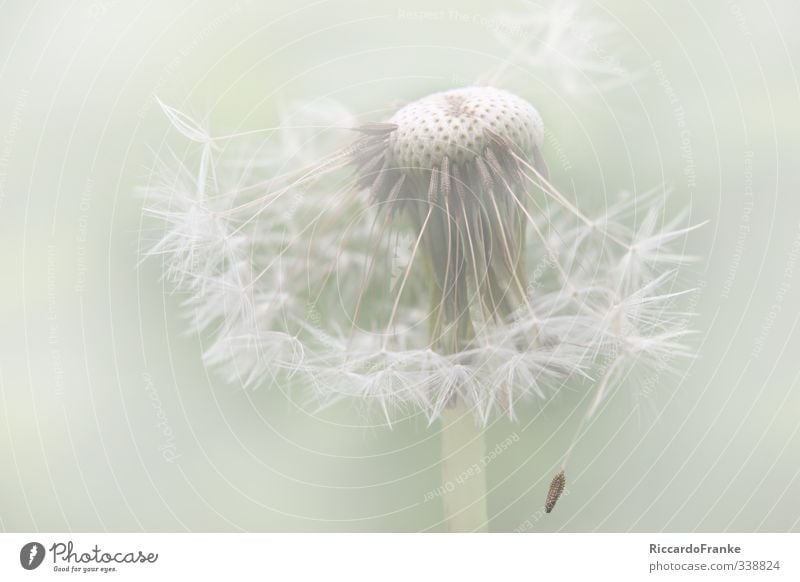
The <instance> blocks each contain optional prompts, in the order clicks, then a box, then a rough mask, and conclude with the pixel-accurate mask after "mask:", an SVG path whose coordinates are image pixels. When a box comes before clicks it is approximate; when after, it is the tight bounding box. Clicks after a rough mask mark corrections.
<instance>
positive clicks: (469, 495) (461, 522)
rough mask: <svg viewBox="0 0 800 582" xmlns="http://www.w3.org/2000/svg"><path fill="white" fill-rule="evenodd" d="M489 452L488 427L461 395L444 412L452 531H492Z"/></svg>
mask: <svg viewBox="0 0 800 582" xmlns="http://www.w3.org/2000/svg"><path fill="white" fill-rule="evenodd" d="M485 454H486V443H485V440H484V429H483V427H480V426H478V425H476V424H475V418H474V417H473V415H472V412H471V411H470V410H469V409H468V408H467V407H466V406H465V404H464V402H463V400H461V399H459V400H458V402H457V403H456V405H455V406H453V407H448V408H446V409H445V411H444V412H443V413H442V491H443V494H442V500H443V503H444V520H445V524H446V527H447V529H448V530H449V531H453V532H485V531H488V526H489V519H488V514H487V511H486V475H485V471H484V466H483V458H484V456H485Z"/></svg>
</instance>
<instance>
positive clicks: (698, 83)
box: [0, 0, 800, 531]
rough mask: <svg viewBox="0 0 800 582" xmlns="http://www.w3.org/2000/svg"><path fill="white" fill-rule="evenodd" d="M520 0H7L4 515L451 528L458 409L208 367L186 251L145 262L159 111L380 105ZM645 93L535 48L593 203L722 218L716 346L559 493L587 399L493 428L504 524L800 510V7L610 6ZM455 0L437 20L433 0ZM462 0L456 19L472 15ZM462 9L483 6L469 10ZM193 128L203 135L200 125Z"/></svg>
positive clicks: (609, 414)
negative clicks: (175, 258)
mask: <svg viewBox="0 0 800 582" xmlns="http://www.w3.org/2000/svg"><path fill="white" fill-rule="evenodd" d="M526 9H527V8H526V5H525V4H524V3H517V2H511V1H510V0H498V1H496V2H491V3H486V2H479V1H478V0H469V1H463V0H458V1H457V0H437V1H436V2H433V3H432V2H430V1H429V0H428V1H423V0H413V1H410V2H406V1H404V2H402V3H395V2H388V1H385V0H379V1H376V2H369V3H368V2H363V1H361V2H359V1H355V0H341V1H319V2H304V1H299V2H298V1H297V0H293V1H288V0H271V1H269V2H257V1H249V0H239V1H238V2H234V3H229V2H221V1H209V0H198V1H189V0H162V1H159V2H153V1H143V2H122V1H119V0H78V1H75V2H60V1H57V0H45V1H41V2H29V1H23V0H7V1H6V2H3V3H0V12H1V13H2V18H1V19H0V240H1V241H2V247H1V248H2V250H0V258H1V259H2V265H3V271H2V272H4V273H5V275H4V276H3V285H2V287H1V288H0V314H2V315H1V317H2V334H1V335H0V466H1V467H2V474H3V478H2V479H0V530H5V531H24V530H43V531H59V530H76V531H84V530H87V531H94V530H101V531H103V530H108V531H139V530H145V531H172V530H178V531H182V530H207V531H217V530H231V531H235V530H256V531H387V530H392V531H394V530H401V531H417V530H440V529H441V527H442V526H441V517H442V513H441V507H440V505H439V503H438V502H437V501H436V500H433V501H426V500H425V493H426V492H429V491H431V490H433V489H435V488H436V487H437V486H438V485H439V467H438V464H437V463H438V436H437V427H436V426H433V427H431V428H428V427H427V426H426V423H425V422H424V420H423V419H421V418H412V419H409V420H407V421H404V422H402V423H400V424H398V425H396V426H395V427H394V428H393V429H392V430H389V429H388V428H386V427H385V426H383V423H382V419H381V418H379V417H373V416H369V415H365V414H364V412H363V411H362V410H360V409H359V408H358V407H357V406H351V405H348V404H341V405H337V406H336V407H333V408H331V409H328V410H326V411H325V412H324V413H321V414H312V412H313V409H312V408H310V407H308V406H306V405H305V404H304V402H305V399H304V398H303V395H302V394H300V393H292V392H288V391H281V390H270V391H268V390H257V391H249V392H246V391H243V390H241V389H240V388H238V387H236V386H231V385H226V384H225V383H224V382H221V381H220V380H219V379H217V378H215V377H214V376H213V375H211V374H208V373H207V372H206V370H205V369H204V368H203V367H202V365H201V362H200V352H201V344H200V339H199V338H197V337H194V336H192V335H190V334H189V335H187V334H186V333H184V325H183V322H182V321H181V319H180V317H179V310H178V306H179V303H180V297H176V296H171V295H168V294H165V289H164V286H163V284H162V282H161V280H160V266H159V265H158V264H157V262H156V261H151V262H146V263H144V265H143V266H142V268H140V269H137V262H138V252H139V247H140V245H141V240H140V239H141V235H140V229H141V228H142V222H143V217H142V200H141V198H140V197H138V196H137V195H136V193H135V190H136V187H137V186H139V185H141V184H143V183H144V182H145V181H146V180H147V179H148V178H149V177H150V173H151V168H152V166H153V161H154V154H153V151H154V150H155V149H158V148H159V147H161V146H162V144H163V143H164V141H165V140H167V142H172V141H173V140H174V138H175V134H174V131H173V130H172V129H171V128H170V127H169V125H168V123H167V121H166V119H165V118H164V116H163V115H162V114H161V112H160V111H159V109H158V107H157V106H155V105H154V103H153V95H154V94H157V95H158V96H159V97H161V98H162V99H163V100H164V101H166V102H167V103H170V104H171V105H173V106H175V107H178V108H180V109H182V110H184V111H187V112H189V113H192V114H194V115H196V116H197V117H200V118H203V119H207V120H208V121H209V124H210V126H211V127H212V128H214V129H215V130H217V131H218V132H220V131H224V132H231V131H238V130H244V129H254V128H258V127H264V126H269V125H272V124H274V123H275V121H276V118H277V114H278V111H279V105H280V104H282V103H288V102H291V101H292V100H294V99H314V98H317V97H319V96H322V95H328V96H332V97H335V98H336V99H338V100H341V101H342V102H344V103H345V104H346V105H347V106H348V107H350V108H351V109H352V110H353V111H355V112H356V113H357V114H359V115H362V116H363V117H364V118H365V119H375V120H379V119H382V118H384V117H385V116H386V115H387V114H388V112H389V111H390V110H391V109H392V108H393V107H394V106H395V105H396V104H397V103H398V102H402V101H405V100H411V99H414V98H417V97H419V96H422V95H424V94H426V93H429V92H431V91H434V90H437V89H443V88H448V87H453V86H459V85H464V84H469V83H470V82H472V81H474V80H476V79H478V78H479V77H480V76H481V75H482V74H484V73H485V72H486V71H487V70H489V69H490V68H492V67H495V66H497V65H498V64H499V63H501V62H502V61H503V60H504V59H506V58H507V57H508V50H507V49H506V48H504V47H503V46H502V45H501V44H499V43H498V42H497V40H496V39H495V38H494V36H493V34H492V30H491V28H492V27H491V23H492V22H493V21H492V20H491V19H492V18H493V14H494V12H495V11H514V10H516V11H520V10H522V11H524V10H526ZM585 9H586V11H587V13H588V14H590V15H593V16H594V17H597V18H601V19H605V20H607V21H609V22H612V23H614V24H615V25H616V26H617V27H618V28H619V29H620V34H619V36H618V37H617V39H616V42H615V43H613V44H612V45H610V46H609V47H607V48H605V47H604V48H603V50H607V51H608V53H609V54H611V55H613V56H614V57H617V58H619V60H620V61H621V62H623V63H625V65H626V66H628V67H629V68H630V69H632V70H635V71H641V72H642V75H641V79H640V80H638V82H637V84H636V85H635V86H634V88H629V87H628V88H625V87H623V88H621V89H620V90H617V91H613V92H608V93H604V94H602V95H599V94H590V95H589V96H588V98H585V99H578V98H573V97H572V96H571V95H569V94H560V93H558V92H557V91H555V90H552V91H543V90H542V86H543V85H542V83H543V81H541V80H539V79H538V77H537V72H536V71H533V70H526V69H525V68H520V69H519V70H515V71H513V73H514V74H513V75H511V76H510V79H509V81H508V82H507V83H505V84H504V85H503V86H504V87H505V88H508V89H510V90H513V91H516V92H518V93H520V94H521V95H523V96H525V97H526V98H528V99H530V100H531V101H532V102H533V103H534V104H535V105H536V106H537V107H538V108H539V109H540V111H541V112H542V115H543V117H544V119H545V126H546V127H547V130H548V132H549V136H551V137H552V138H553V139H552V140H551V141H550V142H549V143H548V148H547V150H546V151H545V154H546V156H547V157H548V159H549V160H550V165H551V171H552V173H553V175H554V181H555V182H556V183H557V184H561V185H562V186H563V187H565V188H569V189H572V188H574V189H575V190H576V191H577V192H581V193H583V195H585V196H586V201H587V204H588V205H589V206H591V205H593V204H594V205H595V206H598V205H602V203H603V201H604V199H605V197H607V196H612V195H614V194H615V193H616V192H617V191H620V190H624V189H634V190H642V189H645V188H648V187H650V186H653V185H657V184H659V183H665V184H668V185H670V186H672V187H673V189H674V191H675V195H674V197H673V203H674V205H675V210H678V209H679V208H681V207H684V206H687V205H688V206H690V207H691V216H692V220H693V221H695V222H699V221H702V220H706V219H708V220H710V223H709V225H708V226H706V227H705V228H703V229H702V230H701V231H700V232H698V233H696V234H694V235H692V236H691V237H690V239H689V246H690V248H689V251H690V252H692V253H695V254H700V255H702V256H703V257H704V259H703V261H702V262H701V263H699V264H698V265H696V266H693V267H691V268H689V269H687V271H686V272H685V273H684V278H685V280H686V282H687V284H688V285H689V286H691V287H698V291H697V292H696V293H694V294H693V295H692V300H691V308H692V309H693V310H694V311H696V312H697V313H698V316H697V319H696V327H697V329H698V330H700V333H699V334H698V336H697V338H696V342H697V346H698V351H699V353H700V356H699V358H698V359H697V360H696V361H694V362H690V363H687V364H686V371H685V374H682V375H679V376H678V377H674V378H667V377H662V378H659V379H658V380H657V382H655V383H651V384H647V385H646V386H645V385H643V387H642V389H641V390H638V391H637V393H636V394H633V393H631V392H630V391H620V392H619V393H617V394H616V395H615V396H614V398H612V399H611V400H610V402H609V403H608V404H607V405H606V406H605V408H604V410H603V413H602V415H601V416H600V417H599V418H598V419H597V421H596V422H595V423H593V424H592V426H591V427H590V429H589V432H588V434H587V435H586V437H585V438H584V439H583V440H582V441H581V443H580V445H579V446H578V448H577V450H576V452H575V454H574V457H573V459H572V471H571V474H570V475H569V482H568V486H567V496H565V497H564V499H563V500H562V501H561V502H560V503H559V506H558V509H557V510H556V511H555V512H554V513H552V514H551V515H548V516H546V517H545V518H542V516H541V506H542V502H543V499H544V494H545V491H546V488H547V484H548V483H549V480H550V477H551V476H552V474H553V471H554V467H555V466H556V464H557V463H558V462H559V458H560V455H561V454H562V453H563V450H564V444H565V441H567V440H568V439H569V438H570V436H571V435H572V432H573V430H574V428H575V425H576V423H577V422H578V420H579V418H580V414H579V413H578V412H576V407H577V405H578V403H579V402H580V401H581V398H582V396H583V395H582V394H576V393H566V392H565V393H562V394H560V395H558V396H557V397H556V398H554V399H553V400H551V401H549V402H548V403H547V404H546V405H542V404H537V403H531V404H530V405H529V406H527V407H526V408H524V410H523V411H522V413H521V414H520V417H521V421H520V422H519V423H517V424H514V423H510V422H508V421H505V420H502V421H498V422H496V423H494V424H493V425H492V427H491V428H490V430H489V446H490V447H491V446H493V444H494V443H496V442H500V441H503V440H504V439H506V438H507V437H508V436H510V435H515V434H516V435H517V436H518V437H519V440H518V441H516V442H515V443H514V444H513V446H511V447H509V448H508V450H506V451H504V452H503V453H502V454H501V455H499V456H498V458H497V459H496V460H495V461H493V462H492V464H491V465H490V467H489V469H488V479H489V488H490V493H489V509H490V513H491V514H492V515H493V518H492V523H491V527H492V529H494V530H498V531H514V530H525V531H557V530H561V531H631V530H634V531H661V530H667V531H694V530H698V531H719V530H725V531H787V530H794V531H798V530H800V521H798V520H799V519H800V462H799V461H800V434H799V431H798V427H799V424H798V418H800V415H799V414H798V413H799V412H800V390H798V379H799V376H800V366H798V355H800V333H798V330H797V324H798V317H799V316H800V314H799V313H798V311H799V310H798V306H799V305H800V271H799V270H798V262H797V261H798V256H799V254H800V200H798V192H799V191H800V167H798V166H800V164H798V159H800V114H798V111H799V110H800V90H799V88H798V78H797V74H796V73H797V72H796V70H795V68H794V67H795V65H796V63H797V60H798V59H797V57H798V56H799V55H800V37H798V36H797V35H796V34H795V30H794V28H795V27H796V23H797V21H798V19H800V7H798V5H797V3H796V2H794V1H792V0H772V1H756V2H747V3H745V2H735V1H726V0H713V1H710V2H703V3H692V2H689V1H688V0H679V1H677V2H670V3H656V2H647V1H645V2H642V1H639V0H606V1H604V2H602V4H600V3H594V2H586V3H585ZM432 10H433V11H441V12H437V13H434V14H429V15H428V16H427V17H422V16H413V15H414V14H415V13H416V11H429V12H430V11H432ZM452 11H456V12H452ZM458 14H460V15H465V17H464V18H461V17H458V16H457V15H458ZM176 143H177V142H176Z"/></svg>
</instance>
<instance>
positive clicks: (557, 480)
mask: <svg viewBox="0 0 800 582" xmlns="http://www.w3.org/2000/svg"><path fill="white" fill-rule="evenodd" d="M566 484H567V478H566V476H565V475H564V471H559V472H558V473H556V476H555V477H553V480H552V481H550V490H549V491H548V492H547V500H546V501H545V502H544V512H545V513H550V512H551V511H553V508H554V507H555V506H556V502H557V501H558V498H559V497H561V494H562V493H563V492H564V485H566Z"/></svg>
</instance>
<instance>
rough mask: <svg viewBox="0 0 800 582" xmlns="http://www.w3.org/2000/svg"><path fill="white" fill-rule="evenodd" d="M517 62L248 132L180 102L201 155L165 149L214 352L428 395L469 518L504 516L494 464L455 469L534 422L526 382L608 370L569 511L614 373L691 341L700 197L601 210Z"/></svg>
mask: <svg viewBox="0 0 800 582" xmlns="http://www.w3.org/2000/svg"><path fill="white" fill-rule="evenodd" d="M523 56H525V57H526V58H530V55H527V54H526V55H523ZM501 77H502V75H500V76H497V75H495V76H493V77H492V78H491V80H490V82H488V83H483V84H481V85H476V86H467V87H461V88H451V89H447V90H443V91H439V92H433V93H431V94H428V95H420V96H417V99H416V100H414V101H411V102H409V103H407V104H406V105H404V106H402V107H399V108H397V109H396V111H395V112H394V113H393V114H392V115H389V116H387V117H386V118H382V119H372V120H364V119H361V118H360V116H359V117H358V120H357V116H353V115H352V114H350V113H349V112H348V111H347V110H346V108H344V107H343V106H341V105H338V104H336V105H331V104H329V105H328V106H327V107H318V108H317V109H316V110H314V109H311V110H310V111H309V109H308V108H306V110H305V113H304V117H305V118H304V119H303V120H301V122H300V123H298V122H297V121H298V120H297V116H291V117H290V118H287V121H286V123H284V124H282V125H281V126H279V127H275V128H267V129H261V130H255V131H253V132H249V133H246V134H236V135H219V136H214V135H210V134H209V133H208V132H207V131H206V130H205V129H203V127H201V126H200V125H199V124H197V123H196V122H195V121H194V120H192V119H191V118H190V117H188V116H186V115H185V114H183V113H181V112H180V111H178V110H177V109H175V108H173V107H170V106H168V105H166V104H163V103H162V108H163V110H164V112H165V113H166V116H167V118H168V119H169V120H170V121H171V122H172V124H173V126H174V127H175V128H176V129H177V130H178V131H179V132H180V133H181V134H182V135H183V137H184V138H186V139H188V140H190V141H193V142H196V143H197V144H198V146H197V152H198V153H197V155H198V158H197V160H196V164H194V166H193V167H192V168H191V169H190V168H189V167H188V166H187V165H185V164H184V163H183V162H178V161H175V162H174V163H172V162H170V161H169V160H165V161H164V162H163V165H162V168H161V170H160V172H161V173H160V174H159V181H158V182H157V184H156V185H155V186H153V187H152V188H150V189H149V191H148V192H147V201H148V202H147V203H148V208H149V211H150V213H151V214H152V215H154V216H155V217H157V218H158V219H159V220H160V221H162V222H163V226H164V229H163V233H162V236H161V238H160V239H159V240H158V241H157V242H156V243H155V244H154V245H153V246H152V247H151V249H150V250H149V254H150V255H152V256H154V257H159V258H161V259H162V260H163V265H164V272H165V275H166V276H167V277H168V278H169V280H170V281H172V283H173V284H174V285H175V287H176V288H177V289H179V290H181V291H182V292H184V293H185V296H186V298H187V299H186V305H185V308H186V313H187V315H188V320H189V324H190V325H191V327H192V329H194V330H197V331H200V332H203V333H205V334H207V335H208V337H211V338H212V341H211V342H210V344H209V346H208V348H207V350H206V351H205V353H204V355H203V357H204V363H205V365H206V366H208V367H209V368H211V369H213V370H215V371H216V372H217V373H219V374H221V375H222V377H223V378H225V379H226V380H227V381H229V382H231V383H232V384H241V385H249V386H263V387H268V386H270V385H274V384H276V383H277V384H279V385H280V384H281V383H282V382H287V381H289V379H291V380H292V382H296V383H297V384H298V385H302V386H303V387H305V388H306V389H307V390H308V392H309V394H310V395H312V396H313V397H314V398H315V399H317V400H318V401H319V402H322V403H327V402H333V401H339V400H350V401H352V402H353V403H354V404H358V403H361V404H366V405H368V406H369V408H370V410H372V411H373V412H374V414H379V415H381V416H382V417H383V418H385V419H386V421H387V425H388V426H390V425H391V423H392V421H393V419H395V418H396V417H397V414H398V411H399V410H404V411H412V412H413V413H415V414H421V415H424V416H425V418H426V421H427V423H428V424H429V426H430V430H435V431H437V432H439V434H440V439H441V451H442V459H441V460H442V462H441V466H442V471H443V474H442V485H443V488H442V491H443V494H442V496H441V497H442V502H443V510H444V515H445V521H446V523H447V527H448V528H449V529H450V530H453V531H481V530H485V529H487V528H488V521H489V516H488V515H487V508H486V490H485V477H484V476H483V475H476V476H474V477H472V478H470V479H468V480H463V479H462V480H460V482H459V484H458V485H457V486H455V487H444V486H445V485H447V484H450V483H453V482H454V481H456V480H457V477H458V476H459V475H461V474H463V472H464V471H465V470H469V468H470V467H473V466H475V465H476V463H479V462H480V460H481V459H482V458H484V455H485V454H486V447H485V445H484V437H483V431H484V429H485V427H486V425H487V424H488V423H489V422H491V421H492V419H494V418H497V417H500V416H505V417H508V418H509V419H510V420H511V421H515V420H517V418H518V416H519V415H520V410H521V403H523V402H525V401H526V400H541V399H545V398H547V397H549V396H550V395H552V394H554V393H556V392H557V391H558V390H559V389H562V388H563V387H565V386H575V387H577V388H579V389H581V390H589V391H591V392H590V393H591V397H590V398H589V400H588V401H589V405H588V407H587V410H586V411H585V414H584V416H583V421H582V422H581V424H580V426H579V428H578V431H577V434H576V436H575V438H574V439H573V440H572V442H571V443H569V444H568V445H567V446H565V447H564V458H563V464H562V466H561V467H560V469H559V470H558V472H557V473H556V475H555V477H554V478H553V483H552V485H551V487H550V490H549V491H541V492H540V493H541V495H542V500H543V503H544V505H545V510H546V512H547V513H549V512H550V511H553V510H554V507H555V505H556V502H557V501H558V497H559V495H561V493H562V491H563V490H564V487H565V483H566V475H567V474H566V472H565V471H566V465H567V461H568V458H569V456H570V453H571V451H572V449H573V448H574V446H575V443H576V442H577V441H578V437H579V436H580V434H581V431H582V430H583V429H584V427H585V424H586V422H587V421H588V420H589V419H591V418H592V416H593V415H594V414H595V413H596V412H597V410H598V408H599V406H600V404H601V403H602V402H603V401H604V399H605V398H606V397H607V396H608V395H609V393H611V392H612V391H613V390H614V389H615V388H616V387H617V386H619V385H620V384H622V383H624V382H625V380H626V377H627V376H628V374H629V372H630V371H631V369H632V368H634V367H637V366H648V367H650V368H651V369H652V368H656V369H658V370H659V371H662V370H666V369H669V368H670V367H671V366H672V363H673V362H674V360H675V358H676V357H680V356H691V351H690V350H689V349H688V348H687V347H686V346H685V345H684V340H685V336H686V335H687V333H688V331H687V329H686V316H685V315H684V314H682V313H680V312H677V311H676V309H675V307H674V302H675V298H676V297H677V296H679V295H680V294H681V293H683V292H685V291H682V290H680V289H678V288H677V287H676V282H677V273H678V268H679V267H680V266H681V265H682V264H683V263H685V262H687V261H688V260H689V259H690V258H689V257H686V256H685V255H683V254H682V253H681V252H680V248H679V244H676V243H681V242H682V241H683V239H684V237H685V235H686V234H687V233H688V232H689V231H690V230H691V228H693V227H691V226H687V225H686V224H684V223H685V218H686V217H685V215H682V214H681V215H678V216H675V217H664V216H663V214H662V212H661V208H662V206H663V194H664V193H663V191H661V190H652V191H648V192H642V193H637V194H635V195H629V196H627V197H624V196H621V197H620V199H619V201H618V202H617V203H614V204H611V205H609V206H608V207H607V208H605V210H604V211H603V212H602V213H599V214H598V213H594V214H592V213H590V212H588V211H585V210H584V209H583V207H582V205H581V204H580V198H578V199H577V201H576V200H575V199H574V197H572V198H570V197H567V196H566V195H565V194H563V193H562V191H561V190H560V189H559V187H558V185H557V184H554V183H553V182H552V181H551V180H550V177H549V175H548V170H547V164H546V159H545V149H546V148H544V139H545V131H546V127H547V121H546V120H543V119H542V116H541V115H540V113H539V111H537V107H536V103H535V99H531V98H530V97H529V96H527V95H523V94H515V93H512V92H509V91H507V90H505V89H503V88H502V86H501V85H502V78H501ZM260 131H263V132H268V133H270V134H273V133H274V134H277V135H278V138H279V139H275V140H271V141H273V142H275V143H282V144H285V143H286V141H287V140H295V141H294V144H295V147H294V148H291V149H292V151H294V152H296V151H298V150H299V151H300V154H299V155H293V156H290V157H291V159H288V157H287V156H286V155H281V152H280V151H277V150H279V147H276V151H274V152H269V155H261V154H259V156H257V157H258V158H259V159H260V160H261V162H262V163H258V164H254V163H247V164H237V163H235V161H232V160H225V159H223V158H224V156H223V154H222V153H221V152H223V149H222V148H220V147H219V146H220V145H221V144H223V143H225V145H226V147H225V148H224V151H229V150H231V149H232V148H230V147H229V142H237V141H240V142H241V143H242V144H244V145H243V146H242V147H245V148H246V147H249V145H248V144H253V143H254V142H253V139H254V137H258V132H260ZM262 154H263V152H262ZM247 157H248V156H244V158H247ZM252 157H253V156H250V158H252ZM634 212H635V213H636V214H637V220H633V219H632V218H633V214H634ZM387 430H388V428H387Z"/></svg>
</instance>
